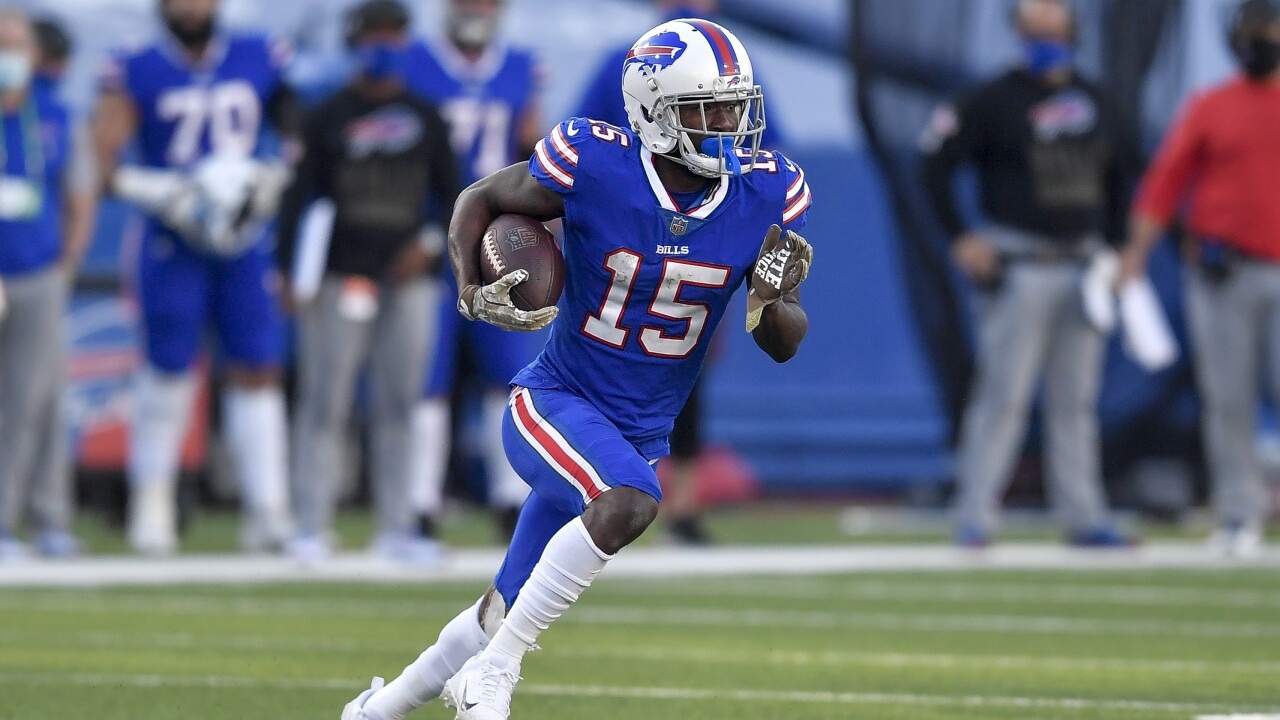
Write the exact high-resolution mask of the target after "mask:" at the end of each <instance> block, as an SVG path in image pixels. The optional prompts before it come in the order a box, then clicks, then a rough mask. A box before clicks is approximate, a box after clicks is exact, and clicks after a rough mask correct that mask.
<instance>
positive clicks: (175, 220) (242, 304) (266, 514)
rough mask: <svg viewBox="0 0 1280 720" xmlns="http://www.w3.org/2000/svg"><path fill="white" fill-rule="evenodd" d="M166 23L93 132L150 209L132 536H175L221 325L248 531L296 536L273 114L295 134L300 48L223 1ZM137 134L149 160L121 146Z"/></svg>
mask: <svg viewBox="0 0 1280 720" xmlns="http://www.w3.org/2000/svg"><path fill="white" fill-rule="evenodd" d="M159 10H160V14H161V16H162V18H163V21H164V25H165V28H166V29H167V31H166V32H165V34H164V36H163V37H161V38H160V39H159V40H158V41H156V42H155V43H154V44H153V45H150V46H147V47H143V48H140V49H136V50H133V51H129V52H122V53H119V54H118V55H116V56H114V57H113V58H112V60H110V61H109V62H108V65H107V68H106V70H105V72H104V74H103V77H102V88H101V98H100V100H99V104H98V108H97V112H96V116H95V120H94V136H95V137H94V139H95V146H96V150H97V155H98V160H99V163H100V166H101V168H102V169H103V172H104V183H105V185H106V187H107V188H108V189H109V190H110V191H111V192H114V193H115V194H116V195H117V196H118V197H120V198H122V199H124V200H127V201H130V202H132V203H134V204H136V205H137V206H139V207H140V208H141V209H142V210H143V211H144V212H145V213H146V214H147V216H148V217H147V227H146V232H145V236H144V238H143V240H142V243H141V247H140V248H139V250H138V269H137V278H136V292H137V295H138V301H139V305H140V311H141V313H140V315H141V321H142V329H143V336H144V337H145V356H146V358H145V359H146V362H145V367H143V369H142V370H141V371H140V373H139V375H138V380H137V385H136V390H135V393H136V394H135V413H134V421H133V426H132V430H131V437H130V449H129V450H130V451H129V478H130V484H131V492H130V508H129V524H128V539H129V543H130V545H131V546H132V547H133V548H134V549H135V550H136V551H138V552H142V553H148V554H155V553H167V552H171V551H173V550H174V549H175V548H176V543H177V538H176V531H175V526H176V522H175V516H176V512H175V498H174V496H175V485H176V481H177V474H178V470H179V461H180V453H179V451H180V446H181V443H182V438H183V436H184V434H185V428H186V420H187V418H188V416H189V415H190V413H191V407H192V398H193V394H194V389H195V380H194V377H193V375H192V373H191V366H192V364H193V362H194V361H195V359H196V355H197V353H198V352H199V349H200V345H201V339H202V336H203V334H204V332H205V329H206V327H207V326H208V325H209V324H212V325H213V326H214V328H215V329H216V331H217V336H218V339H219V341H220V345H221V350H222V353H223V355H224V356H225V358H226V360H227V383H228V388H227V391H226V394H225V396H224V398H223V400H224V413H223V427H224V432H225V437H226V440H227V444H228V445H229V447H230V449H231V451H232V454H233V456H234V461H235V463H234V464H235V469H236V472H237V475H238V476H239V479H240V481H241V484H242V488H243V497H244V502H245V510H246V515H245V524H244V532H243V537H242V540H243V542H244V544H245V545H246V547H248V548H250V549H257V548H262V547H268V546H272V545H277V544H278V543H280V542H282V541H283V540H285V539H286V538H287V537H288V533H289V528H288V507H287V506H288V502H287V493H286V472H285V457H286V454H285V444H286V441H285V422H286V421H285V405H284V397H283V394H282V392H281V388H280V365H281V360H282V353H283V349H284V335H283V324H282V320H281V314H280V308H279V306H278V300H277V297H275V295H276V293H277V289H276V288H277V285H278V283H277V278H276V276H275V275H274V271H273V263H272V259H271V246H270V244H269V239H270V238H269V234H268V233H267V232H266V227H265V226H266V225H267V221H268V220H269V218H270V217H271V215H272V214H273V212H274V209H275V205H276V203H277V202H278V198H279V194H280V191H281V190H282V189H283V186H284V184H285V183H286V182H287V180H288V177H287V172H283V171H282V170H281V168H282V167H283V165H282V164H280V163H271V162H259V161H256V160H255V159H254V158H258V157H262V156H263V155H264V150H265V148H264V142H263V130H264V125H265V122H264V121H269V122H270V123H272V124H274V126H275V128H276V130H277V131H279V132H280V133H281V134H283V135H286V136H296V128H297V125H298V120H297V110H296V104H295V103H294V102H293V101H292V100H291V95H290V93H289V91H288V89H287V88H286V86H285V85H284V83H283V81H282V77H281V76H282V71H283V69H284V66H285V63H286V62H287V60H288V56H289V53H288V48H287V46H285V45H282V44H280V43H274V42H271V41H269V40H268V39H267V38H265V37H261V36H256V35H233V34H230V33H227V32H223V31H221V30H220V29H219V28H218V26H217V19H216V18H217V10H218V0H160V3H159ZM135 138H136V140H137V145H138V150H139V157H138V160H137V164H131V165H121V164H120V153H121V150H122V149H123V148H124V147H125V145H126V144H127V143H129V142H130V141H131V140H133V139H135Z"/></svg>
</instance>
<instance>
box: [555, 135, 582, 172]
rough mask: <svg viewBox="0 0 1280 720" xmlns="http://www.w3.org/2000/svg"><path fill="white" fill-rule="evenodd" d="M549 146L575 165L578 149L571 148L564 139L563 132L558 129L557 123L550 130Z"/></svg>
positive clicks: (576, 163)
mask: <svg viewBox="0 0 1280 720" xmlns="http://www.w3.org/2000/svg"><path fill="white" fill-rule="evenodd" d="M551 146H552V147H554V148H555V149H556V152H557V153H559V154H560V157H562V158H564V159H565V160H566V161H567V162H568V163H569V164H570V165H573V166H574V167H577V165H578V151H577V150H575V149H573V146H571V145H570V144H569V141H568V140H565V138H564V132H562V131H561V130H560V126H559V125H557V126H556V129H555V130H552V131H551Z"/></svg>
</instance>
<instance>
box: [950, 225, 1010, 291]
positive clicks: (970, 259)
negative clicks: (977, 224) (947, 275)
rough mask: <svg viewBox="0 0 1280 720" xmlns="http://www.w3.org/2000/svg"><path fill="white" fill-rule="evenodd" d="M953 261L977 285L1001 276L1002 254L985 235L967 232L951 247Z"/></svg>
mask: <svg viewBox="0 0 1280 720" xmlns="http://www.w3.org/2000/svg"><path fill="white" fill-rule="evenodd" d="M951 260H952V262H954V263H955V264H956V266H957V267H959V268H960V270H961V271H962V272H963V273H964V274H965V275H966V276H968V278H969V279H970V280H972V281H974V282H976V283H986V282H990V281H992V280H993V279H994V278H995V277H996V276H998V275H999V274H1000V269H1001V268H1000V265H1001V262H1000V253H999V252H997V251H996V246H995V245H994V244H993V243H992V242H991V240H990V239H988V238H987V237H986V236H985V235H983V234H982V233H978V232H967V233H965V234H963V235H961V236H960V237H958V238H956V241H955V242H954V243H952V245H951Z"/></svg>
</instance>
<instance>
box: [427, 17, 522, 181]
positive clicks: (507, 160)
mask: <svg viewBox="0 0 1280 720" xmlns="http://www.w3.org/2000/svg"><path fill="white" fill-rule="evenodd" d="M406 66H407V67H408V71H407V72H406V76H405V82H406V84H407V85H408V86H409V89H410V90H411V91H412V92H415V93H418V94H420V95H422V96H423V97H425V98H427V99H428V100H430V101H432V102H433V103H435V104H436V106H437V107H439V108H440V114H441V115H443V116H444V119H445V121H446V122H448V123H449V133H450V140H451V141H452V143H453V151H454V153H456V154H457V156H458V158H459V160H460V161H461V165H462V168H463V174H464V178H465V180H466V183H467V184H468V185H469V184H471V183H473V182H475V181H477V180H479V179H480V178H483V177H486V176H488V175H492V174H493V173H495V172H497V171H499V170H501V169H502V168H504V167H506V166H508V165H510V164H511V163H513V162H516V161H517V160H518V159H519V158H517V156H516V153H517V152H518V151H519V148H518V144H519V142H520V119H521V118H522V117H524V114H525V111H526V110H527V109H528V108H529V106H530V105H531V104H532V103H533V102H534V100H535V98H536V97H537V92H538V86H539V70H538V63H537V61H536V60H535V58H534V56H533V54H532V53H531V52H529V51H527V50H523V49H518V48H511V47H506V46H503V45H494V46H491V47H489V49H488V50H486V51H485V53H484V54H483V55H481V56H480V58H479V59H478V60H476V61H475V62H471V61H469V60H467V59H466V58H465V57H463V56H462V54H461V53H459V52H458V50H456V49H455V48H454V46H453V45H452V44H451V43H450V42H449V41H447V40H440V41H438V42H433V43H425V42H421V41H419V42H415V43H414V44H413V45H412V46H410V48H409V58H408V62H407V63H406Z"/></svg>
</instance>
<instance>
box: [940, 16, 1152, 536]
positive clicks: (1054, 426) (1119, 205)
mask: <svg viewBox="0 0 1280 720" xmlns="http://www.w3.org/2000/svg"><path fill="white" fill-rule="evenodd" d="M1014 22H1015V24H1016V27H1017V30H1018V33H1019V35H1020V37H1021V41H1022V47H1023V59H1022V63H1021V66H1020V67H1018V68H1015V69H1013V70H1010V71H1009V72H1007V73H1005V74H1004V75H1002V76H1000V77H999V78H997V79H995V80H994V81H992V82H990V83H987V84H986V85H983V86H982V87H979V88H978V89H977V90H975V91H974V92H973V93H972V94H970V95H969V96H968V97H967V98H966V99H964V100H963V101H961V102H960V103H959V105H958V107H957V108H955V109H951V108H942V109H940V110H938V111H937V113H935V116H934V118H933V121H932V122H931V126H930V128H929V129H928V130H927V131H926V134H925V136H924V138H923V140H922V145H923V148H922V149H923V150H924V152H925V159H924V172H925V182H926V185H927V190H928V192H929V195H930V199H931V201H932V204H933V206H934V209H935V211H936V213H937V215H938V217H939V219H940V220H941V221H942V223H943V225H944V226H945V227H946V229H947V230H948V231H949V232H950V233H951V235H952V237H953V238H955V240H954V242H953V243H952V246H951V254H952V258H953V259H954V261H955V263H956V264H957V265H958V266H959V267H960V269H961V271H963V272H964V273H965V274H966V275H967V276H968V277H969V278H970V279H971V280H972V281H973V282H974V284H975V285H977V286H978V287H979V288H980V289H982V290H983V291H984V292H983V293H982V297H981V301H980V306H979V313H978V315H979V317H978V350H977V354H978V358H977V359H978V371H977V378H976V384H975V386H974V387H973V389H972V392H971V396H970V401H969V406H968V408H967V410H966V412H965V416H964V424H963V428H962V432H961V437H960V446H959V449H958V459H957V462H958V468H957V474H958V480H959V496H958V506H957V534H956V541H957V542H958V543H959V544H961V545H965V546H983V545H986V544H987V543H988V542H989V541H990V538H991V534H992V533H993V532H994V530H995V524H996V515H997V511H998V507H999V503H1000V498H1001V496H1002V495H1003V492H1004V489H1005V487H1006V485H1007V483H1008V481H1009V478H1010V475H1011V472H1012V469H1013V463H1014V460H1015V459H1016V457H1017V455H1018V450H1019V447H1020V446H1021V444H1022V441H1023V436H1024V434H1025V431H1026V422H1027V415H1028V409H1029V406H1030V404H1031V400H1032V397H1033V394H1034V392H1035V390H1036V386H1037V384H1038V381H1039V380H1040V378H1041V376H1044V381H1045V437H1046V441H1047V445H1048V464H1049V467H1048V478H1049V491H1050V492H1049V495H1050V497H1051V498H1052V499H1053V500H1054V501H1055V504H1056V505H1057V506H1058V509H1059V511H1060V513H1061V518H1062V520H1063V521H1064V523H1065V525H1066V529H1067V539H1068V541H1069V542H1070V543H1071V544H1074V545H1086V546H1102V547H1108V546H1122V545H1126V544H1128V543H1129V539H1128V538H1126V537H1125V536H1123V535H1122V534H1120V533H1119V532H1118V531H1116V530H1115V529H1114V527H1113V525H1112V524H1111V520H1110V518H1109V516H1108V515H1109V513H1108V509H1107V503H1106V498H1105V495H1104V493H1103V488H1102V482H1101V470H1100V467H1099V453H1098V422H1097V414H1096V405H1097V395H1098V386H1099V380H1100V375H1101V370H1102V359H1103V351H1104V349H1105V340H1104V337H1103V335H1102V333H1100V332H1099V331H1098V330H1097V329H1095V328H1094V327H1093V326H1092V325H1091V324H1090V323H1089V321H1088V320H1087V319H1086V317H1085V315H1084V312H1083V309H1082V302H1081V293H1080V284H1081V280H1082V277H1083V275H1084V270H1085V267H1086V265H1087V264H1088V261H1089V258H1090V255H1091V254H1092V253H1093V252H1095V251H1096V250H1097V249H1100V248H1101V247H1102V245H1103V241H1102V240H1103V237H1104V232H1105V231H1106V230H1116V231H1118V226H1119V225H1120V222H1122V220H1123V215H1124V208H1125V206H1126V204H1127V198H1126V197H1124V188H1123V182H1122V181H1121V172H1120V171H1121V168H1120V162H1118V150H1119V149H1120V148H1122V147H1123V146H1124V143H1123V142H1122V141H1121V140H1120V139H1119V138H1118V137H1117V133H1116V131H1115V128H1114V127H1113V126H1112V125H1111V124H1110V119H1109V118H1108V116H1107V113H1106V110H1105V105H1104V103H1103V101H1102V98H1101V97H1100V96H1099V93H1098V91H1097V90H1096V89H1095V88H1094V87H1093V85H1091V84H1089V83H1087V82H1085V81H1084V80H1083V79H1081V78H1080V77H1079V76H1078V75H1077V74H1076V73H1075V72H1074V70H1073V69H1072V45H1073V41H1074V35H1075V27H1074V24H1075V21H1074V17H1073V15H1072V12H1071V8H1070V7H1069V5H1068V4H1067V2H1065V0H1022V1H1021V2H1019V3H1018V5H1017V6H1016V12H1015V17H1014ZM962 163H971V164H972V165H974V166H975V167H976V169H977V171H978V179H979V185H980V190H981V200H982V208H983V210H984V212H985V214H986V216H987V219H988V221H989V222H990V225H989V226H987V227H986V228H985V229H982V230H978V229H975V228H971V227H969V226H968V225H966V224H965V222H964V220H962V218H961V215H960V213H959V211H958V210H957V208H956V204H955V201H954V198H953V197H952V194H951V192H952V179H953V176H954V174H955V171H956V168H957V167H958V166H959V165H961V164H962ZM1108 219H1110V222H1109V223H1108Z"/></svg>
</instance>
